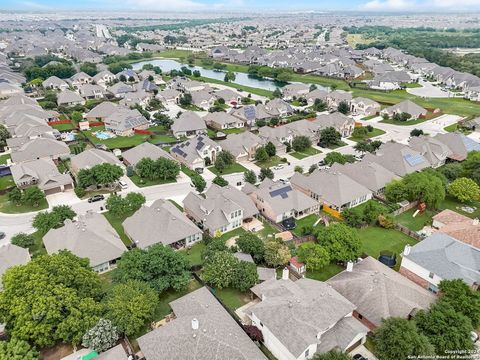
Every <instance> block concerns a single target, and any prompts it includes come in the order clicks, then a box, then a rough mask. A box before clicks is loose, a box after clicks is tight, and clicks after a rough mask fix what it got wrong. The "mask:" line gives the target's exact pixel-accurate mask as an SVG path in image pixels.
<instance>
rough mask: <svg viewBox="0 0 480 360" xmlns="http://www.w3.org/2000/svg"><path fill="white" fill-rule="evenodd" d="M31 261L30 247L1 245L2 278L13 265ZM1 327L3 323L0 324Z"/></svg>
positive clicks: (0, 271) (0, 284)
mask: <svg viewBox="0 0 480 360" xmlns="http://www.w3.org/2000/svg"><path fill="white" fill-rule="evenodd" d="M29 261H30V253H29V252H28V249H24V248H22V247H20V246H17V245H13V244H11V243H6V244H3V245H1V246H0V279H1V278H2V277H3V274H5V271H7V270H8V269H9V268H11V267H12V266H18V265H25V264H26V263H28V262H29ZM1 289H2V282H1V281H0V290H1ZM0 328H1V324H0Z"/></svg>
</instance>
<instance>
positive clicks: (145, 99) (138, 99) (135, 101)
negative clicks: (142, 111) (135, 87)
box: [119, 90, 153, 108]
mask: <svg viewBox="0 0 480 360" xmlns="http://www.w3.org/2000/svg"><path fill="white" fill-rule="evenodd" d="M152 98H153V94H151V93H148V92H146V91H144V90H140V91H135V92H129V93H127V94H125V96H124V97H123V98H122V99H121V100H120V101H119V104H120V105H123V106H126V107H129V108H130V107H135V106H136V105H140V106H142V107H145V106H147V105H148V104H149V103H150V100H151V99H152Z"/></svg>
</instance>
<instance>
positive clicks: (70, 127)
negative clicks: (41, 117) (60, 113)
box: [52, 123, 76, 131]
mask: <svg viewBox="0 0 480 360" xmlns="http://www.w3.org/2000/svg"><path fill="white" fill-rule="evenodd" d="M52 128H54V129H57V130H58V131H69V130H73V129H75V128H76V127H75V124H74V123H66V124H54V125H52Z"/></svg>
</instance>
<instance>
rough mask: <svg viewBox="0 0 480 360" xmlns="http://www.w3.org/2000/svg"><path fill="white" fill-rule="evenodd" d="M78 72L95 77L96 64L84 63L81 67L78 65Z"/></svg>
mask: <svg viewBox="0 0 480 360" xmlns="http://www.w3.org/2000/svg"><path fill="white" fill-rule="evenodd" d="M80 71H83V72H84V73H86V74H88V75H90V76H95V75H96V74H97V64H94V63H91V62H84V63H83V64H82V65H80Z"/></svg>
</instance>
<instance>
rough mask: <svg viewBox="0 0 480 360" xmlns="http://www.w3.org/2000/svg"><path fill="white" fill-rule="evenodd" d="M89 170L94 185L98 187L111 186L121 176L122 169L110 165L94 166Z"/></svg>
mask: <svg viewBox="0 0 480 360" xmlns="http://www.w3.org/2000/svg"><path fill="white" fill-rule="evenodd" d="M90 170H91V172H92V176H93V178H94V179H95V183H97V184H98V185H104V186H106V185H111V184H113V183H115V182H117V181H118V180H119V179H120V178H121V177H122V176H123V170H122V168H121V167H120V166H118V165H114V164H110V163H103V164H98V165H95V166H94V167H92V168H91V169H90Z"/></svg>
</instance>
